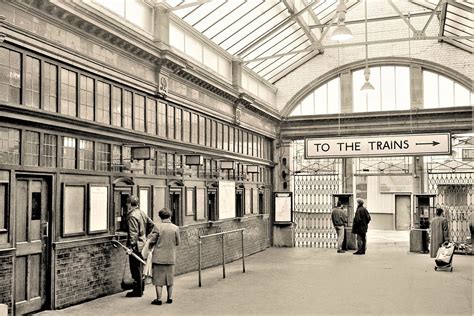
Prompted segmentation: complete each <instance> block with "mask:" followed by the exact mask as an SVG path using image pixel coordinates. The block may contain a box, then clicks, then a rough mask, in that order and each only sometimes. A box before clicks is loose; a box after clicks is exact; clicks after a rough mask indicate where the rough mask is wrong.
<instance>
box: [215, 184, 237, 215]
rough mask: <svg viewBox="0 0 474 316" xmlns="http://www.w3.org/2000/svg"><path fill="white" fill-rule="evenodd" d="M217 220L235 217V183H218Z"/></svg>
mask: <svg viewBox="0 0 474 316" xmlns="http://www.w3.org/2000/svg"><path fill="white" fill-rule="evenodd" d="M217 196H218V199H219V217H218V218H219V219H225V218H233V217H235V181H224V180H222V181H219V192H218V194H217Z"/></svg>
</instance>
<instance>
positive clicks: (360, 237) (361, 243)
mask: <svg viewBox="0 0 474 316" xmlns="http://www.w3.org/2000/svg"><path fill="white" fill-rule="evenodd" d="M357 245H358V249H357V252H358V253H365V249H366V248H367V233H358V234H357Z"/></svg>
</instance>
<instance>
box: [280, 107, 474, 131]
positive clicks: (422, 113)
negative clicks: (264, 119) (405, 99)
mask: <svg viewBox="0 0 474 316" xmlns="http://www.w3.org/2000/svg"><path fill="white" fill-rule="evenodd" d="M472 124H473V110H472V107H471V106H465V107H456V108H452V107H451V108H440V109H417V110H416V111H411V110H403V111H383V112H377V113H376V114H374V113H344V114H342V113H341V114H329V115H317V116H304V117H303V116H292V117H287V118H286V119H284V120H283V121H282V123H281V130H280V131H281V132H280V135H281V138H282V139H304V138H306V137H324V136H327V135H341V136H353V135H380V134H385V133H386V134H407V133H430V132H451V133H465V132H472Z"/></svg>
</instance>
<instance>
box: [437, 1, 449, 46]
mask: <svg viewBox="0 0 474 316" xmlns="http://www.w3.org/2000/svg"><path fill="white" fill-rule="evenodd" d="M447 10H448V4H447V3H445V4H444V5H443V8H442V9H441V18H440V21H439V32H438V35H439V36H443V33H444V25H445V24H446V11H447ZM440 42H441V40H440Z"/></svg>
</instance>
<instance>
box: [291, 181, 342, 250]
mask: <svg viewBox="0 0 474 316" xmlns="http://www.w3.org/2000/svg"><path fill="white" fill-rule="evenodd" d="M293 180H294V208H295V209H294V221H295V222H296V228H295V244H296V247H315V248H336V247H337V245H336V233H335V231H334V227H333V226H332V222H331V210H332V195H333V194H334V193H339V192H341V175H340V174H339V172H337V173H334V174H308V175H295V176H294V179H293Z"/></svg>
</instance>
